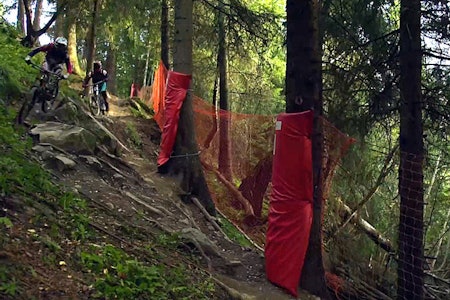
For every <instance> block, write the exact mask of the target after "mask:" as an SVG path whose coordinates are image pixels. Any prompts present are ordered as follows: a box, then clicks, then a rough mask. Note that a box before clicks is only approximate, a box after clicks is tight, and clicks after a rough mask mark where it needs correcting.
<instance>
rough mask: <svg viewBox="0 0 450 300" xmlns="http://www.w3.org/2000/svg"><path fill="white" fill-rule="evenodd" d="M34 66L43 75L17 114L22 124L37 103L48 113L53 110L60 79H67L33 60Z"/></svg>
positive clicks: (32, 64) (18, 120)
mask: <svg viewBox="0 0 450 300" xmlns="http://www.w3.org/2000/svg"><path fill="white" fill-rule="evenodd" d="M30 65H31V66H32V67H33V68H35V69H37V70H39V71H41V77H40V78H39V81H38V83H37V84H35V85H33V86H32V87H31V89H30V95H31V97H30V98H27V99H26V100H25V101H24V103H23V104H22V107H21V108H20V110H19V113H18V114H17V122H18V123H19V124H22V123H23V122H24V121H25V119H26V118H27V117H28V114H29V113H30V111H31V109H32V108H33V107H34V106H35V104H36V103H40V104H41V110H42V111H43V112H44V113H48V112H50V111H51V110H53V106H54V103H55V99H56V97H57V96H58V93H59V81H60V80H63V79H67V78H66V77H65V76H64V75H62V74H59V73H55V72H52V71H49V70H45V69H43V68H42V67H41V66H39V65H37V64H34V63H32V62H31V64H30Z"/></svg>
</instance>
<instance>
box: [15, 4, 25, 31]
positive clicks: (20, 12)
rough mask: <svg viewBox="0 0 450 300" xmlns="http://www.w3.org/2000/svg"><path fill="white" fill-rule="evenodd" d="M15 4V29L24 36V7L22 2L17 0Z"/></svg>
mask: <svg viewBox="0 0 450 300" xmlns="http://www.w3.org/2000/svg"><path fill="white" fill-rule="evenodd" d="M17 2H18V5H17V29H18V30H19V32H20V33H22V34H23V35H26V32H25V28H26V24H25V6H24V4H23V1H22V0H18V1H17Z"/></svg>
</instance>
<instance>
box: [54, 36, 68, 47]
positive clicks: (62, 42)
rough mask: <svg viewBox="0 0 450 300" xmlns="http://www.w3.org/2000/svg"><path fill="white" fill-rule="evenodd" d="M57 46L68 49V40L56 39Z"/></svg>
mask: <svg viewBox="0 0 450 300" xmlns="http://www.w3.org/2000/svg"><path fill="white" fill-rule="evenodd" d="M55 46H56V47H58V48H67V39H66V38H64V37H57V38H56V39H55Z"/></svg>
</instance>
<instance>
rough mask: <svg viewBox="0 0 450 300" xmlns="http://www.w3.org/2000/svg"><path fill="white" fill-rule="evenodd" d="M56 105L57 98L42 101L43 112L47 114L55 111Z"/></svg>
mask: <svg viewBox="0 0 450 300" xmlns="http://www.w3.org/2000/svg"><path fill="white" fill-rule="evenodd" d="M54 104H55V98H51V99H48V100H44V101H42V111H43V112H44V113H47V112H49V111H51V110H53V105H54Z"/></svg>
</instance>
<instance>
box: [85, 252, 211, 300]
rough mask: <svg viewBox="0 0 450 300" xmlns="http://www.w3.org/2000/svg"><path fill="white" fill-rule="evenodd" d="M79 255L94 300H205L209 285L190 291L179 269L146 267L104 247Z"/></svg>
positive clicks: (192, 288)
mask: <svg viewBox="0 0 450 300" xmlns="http://www.w3.org/2000/svg"><path fill="white" fill-rule="evenodd" d="M93 250H94V251H93V252H82V253H81V262H82V264H83V265H84V266H85V267H86V268H87V269H88V270H89V271H90V272H92V273H93V274H94V275H95V278H96V282H95V289H96V293H95V294H94V297H95V298H105V297H106V298H107V299H167V298H171V299H208V297H209V296H208V294H209V293H211V292H213V291H214V287H213V284H212V282H210V281H208V280H207V281H206V282H205V283H203V284H201V285H200V288H199V287H194V286H193V285H191V283H190V279H189V278H187V277H186V272H185V271H186V270H185V267H183V266H181V265H180V266H176V267H175V268H172V269H169V268H168V267H166V266H164V265H162V264H157V265H155V264H150V265H146V264H144V263H141V262H139V261H137V260H136V259H133V258H131V257H129V256H128V255H127V254H126V253H125V252H123V251H122V250H121V249H118V248H116V247H114V246H111V245H106V246H105V247H104V248H102V249H93Z"/></svg>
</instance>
